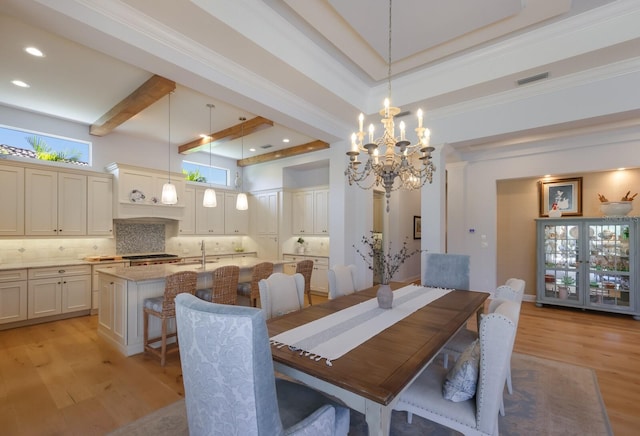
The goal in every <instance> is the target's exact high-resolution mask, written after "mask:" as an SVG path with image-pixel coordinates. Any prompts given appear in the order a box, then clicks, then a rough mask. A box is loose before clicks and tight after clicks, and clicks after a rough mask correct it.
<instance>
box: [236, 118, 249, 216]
mask: <svg viewBox="0 0 640 436" xmlns="http://www.w3.org/2000/svg"><path fill="white" fill-rule="evenodd" d="M239 119H240V121H242V124H241V126H242V139H241V144H242V159H244V122H245V121H247V119H246V118H245V117H240V118H239ZM243 174H244V171H243ZM236 187H237V188H238V191H240V192H239V193H238V197H237V198H236V209H238V210H247V209H249V201H248V200H247V194H245V193H244V192H242V179H241V178H240V176H239V175H238V170H237V169H236Z"/></svg>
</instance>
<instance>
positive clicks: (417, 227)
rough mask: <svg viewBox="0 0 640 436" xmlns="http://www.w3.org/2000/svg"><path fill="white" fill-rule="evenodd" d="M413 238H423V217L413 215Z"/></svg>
mask: <svg viewBox="0 0 640 436" xmlns="http://www.w3.org/2000/svg"><path fill="white" fill-rule="evenodd" d="M413 239H422V217H419V216H415V215H414V217H413Z"/></svg>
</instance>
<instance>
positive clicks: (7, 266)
mask: <svg viewBox="0 0 640 436" xmlns="http://www.w3.org/2000/svg"><path fill="white" fill-rule="evenodd" d="M243 254H249V255H254V254H256V252H255V251H242V252H235V251H233V252H229V253H215V254H211V253H209V254H207V258H210V257H217V256H231V255H243ZM200 257H201V256H178V258H179V259H194V260H195V259H200ZM119 262H128V260H127V259H120V260H103V261H88V260H84V259H58V258H55V259H47V260H27V261H21V262H7V263H0V271H5V270H12V269H25V268H49V267H58V266H61V267H62V266H71V265H109V264H113V263H119Z"/></svg>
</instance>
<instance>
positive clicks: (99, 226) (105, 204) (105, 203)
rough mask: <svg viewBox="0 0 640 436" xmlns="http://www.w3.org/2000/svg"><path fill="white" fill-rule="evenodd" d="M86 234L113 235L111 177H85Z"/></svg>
mask: <svg viewBox="0 0 640 436" xmlns="http://www.w3.org/2000/svg"><path fill="white" fill-rule="evenodd" d="M87 235H91V236H113V178H112V177H100V176H88V177H87Z"/></svg>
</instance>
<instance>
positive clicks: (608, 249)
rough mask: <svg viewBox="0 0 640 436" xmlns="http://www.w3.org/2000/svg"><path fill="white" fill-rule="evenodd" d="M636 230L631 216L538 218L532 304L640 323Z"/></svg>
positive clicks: (636, 220)
mask: <svg viewBox="0 0 640 436" xmlns="http://www.w3.org/2000/svg"><path fill="white" fill-rule="evenodd" d="M639 229H640V226H639V225H638V218H636V217H620V218H558V219H548V218H543V219H539V220H537V243H538V259H537V264H538V267H537V299H536V302H537V304H538V305H542V304H554V305H562V306H574V307H581V308H585V309H594V310H602V311H607V312H618V313H626V314H629V315H634V318H635V319H637V320H640V301H639V299H640V296H639V292H638V287H639V286H638V285H639V284H638V279H637V277H636V275H637V272H638V260H637V259H638V257H637V249H638V231H639Z"/></svg>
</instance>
